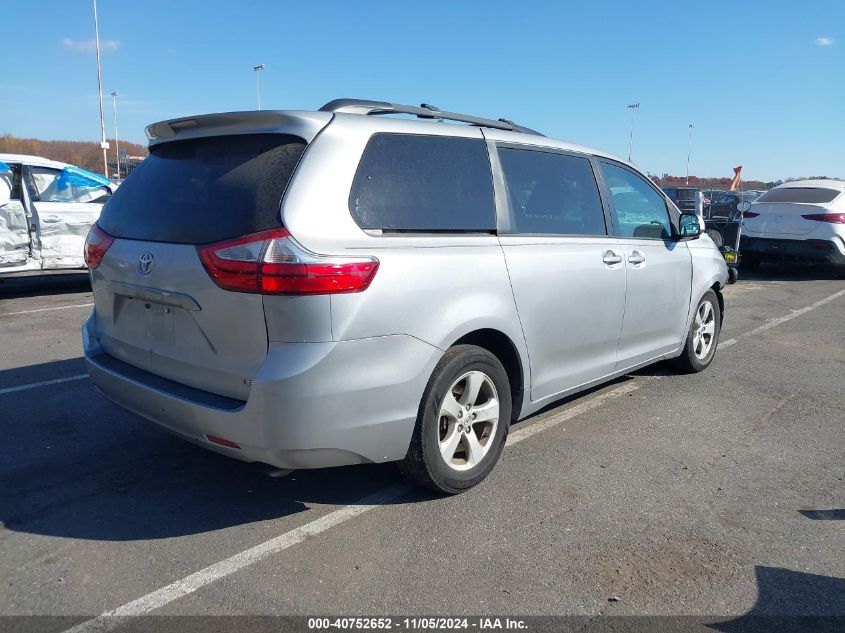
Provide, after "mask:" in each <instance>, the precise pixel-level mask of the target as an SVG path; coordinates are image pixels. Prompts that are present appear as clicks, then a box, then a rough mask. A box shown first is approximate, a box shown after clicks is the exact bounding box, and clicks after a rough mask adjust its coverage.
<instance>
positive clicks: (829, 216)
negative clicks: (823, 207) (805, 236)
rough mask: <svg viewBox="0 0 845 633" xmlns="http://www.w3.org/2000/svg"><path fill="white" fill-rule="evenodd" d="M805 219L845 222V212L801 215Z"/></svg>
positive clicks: (835, 222) (836, 222)
mask: <svg viewBox="0 0 845 633" xmlns="http://www.w3.org/2000/svg"><path fill="white" fill-rule="evenodd" d="M801 217H802V218H804V219H805V220H815V221H816V222H833V223H834V224H845V213H808V214H807V215H802V216H801Z"/></svg>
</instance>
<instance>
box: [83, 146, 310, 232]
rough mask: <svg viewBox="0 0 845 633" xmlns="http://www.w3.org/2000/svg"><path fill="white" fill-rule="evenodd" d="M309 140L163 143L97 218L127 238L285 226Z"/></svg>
mask: <svg viewBox="0 0 845 633" xmlns="http://www.w3.org/2000/svg"><path fill="white" fill-rule="evenodd" d="M304 150H305V141H303V140H302V139H300V138H297V137H293V136H288V135H283V134H250V135H232V136H216V137H208V138H199V139H189V140H184V141H174V142H170V143H162V144H161V145H156V146H154V147H152V148H151V150H150V155H149V156H148V157H147V158H146V159H145V160H144V162H143V163H141V164H140V165H139V166H138V167H137V168H136V169H135V171H133V172H132V174H131V175H130V176H129V177H128V178H127V179H126V181H125V182H124V183H123V184H122V185H121V186H120V187H118V189H117V191H116V192H115V193H114V195H113V196H112V197H111V199H110V200H109V202H108V203H107V204H106V206H105V207H104V209H103V213H102V215H101V216H100V219H99V221H98V224H99V225H100V227H102V229H103V230H104V231H106V232H107V233H109V234H111V235H113V236H115V237H120V238H126V239H136V240H145V241H152V242H172V243H182V244H207V243H210V242H217V241H220V240H225V239H229V238H233V237H240V236H242V235H248V234H250V233H256V232H258V231H263V230H267V229H273V228H278V227H280V226H282V218H281V212H280V205H281V201H282V196H283V195H284V191H285V188H286V187H287V185H288V182H289V181H290V178H291V176H292V174H293V172H294V169H295V168H296V165H297V163H298V162H299V159H300V157H301V156H302V152H303V151H304Z"/></svg>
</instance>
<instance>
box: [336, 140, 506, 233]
mask: <svg viewBox="0 0 845 633" xmlns="http://www.w3.org/2000/svg"><path fill="white" fill-rule="evenodd" d="M349 210H350V212H351V213H352V218H353V219H354V220H355V222H356V223H357V224H358V226H360V227H361V228H362V229H381V230H385V231H419V232H440V231H484V232H489V231H493V230H494V229H495V228H496V210H495V206H494V204H493V177H492V175H491V172H490V161H489V159H488V157H487V147H486V145H485V144H484V141H482V140H481V139H467V138H454V137H448V136H423V135H414V134H375V135H373V137H372V138H371V139H370V141H369V143H368V144H367V147H366V148H365V149H364V154H363V156H362V157H361V162H360V164H359V165H358V171H357V173H356V174H355V181H354V182H353V184H352V190H351V192H350V195H349Z"/></svg>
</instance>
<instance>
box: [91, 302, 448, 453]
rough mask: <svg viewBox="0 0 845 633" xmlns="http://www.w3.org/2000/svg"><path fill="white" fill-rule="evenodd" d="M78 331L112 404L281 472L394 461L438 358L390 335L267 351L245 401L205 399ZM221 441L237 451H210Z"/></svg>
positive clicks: (430, 349)
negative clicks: (117, 355) (212, 439)
mask: <svg viewBox="0 0 845 633" xmlns="http://www.w3.org/2000/svg"><path fill="white" fill-rule="evenodd" d="M95 318H96V317H95V315H92V316H91V317H89V319H88V320H87V321H86V322H85V324H84V325H83V329H82V332H83V343H84V349H85V360H86V364H87V366H88V372H89V374H90V375H91V378H92V380H93V382H94V384H95V385H96V386H97V388H98V390H99V391H100V392H101V393H103V394H104V395H105V396H106V397H107V398H109V399H110V400H112V401H113V402H115V403H116V404H118V405H120V406H122V407H124V408H126V409H128V410H129V411H132V412H133V413H135V414H137V415H139V416H141V417H143V418H146V419H147V420H150V421H152V422H155V423H156V424H158V425H160V426H162V427H164V428H165V429H167V430H168V431H171V432H173V433H175V434H177V435H179V436H181V437H183V438H185V439H187V440H189V441H192V442H194V443H196V444H199V445H201V446H203V447H205V448H208V449H210V450H213V451H216V452H219V453H223V454H225V455H228V456H230V457H234V458H236V459H240V460H244V461H259V462H265V463H268V464H272V465H275V466H279V467H281V468H321V467H325V466H341V465H346V464H360V463H369V462H385V461H393V460H398V459H402V458H403V457H404V456H405V453H406V452H407V449H408V445H409V443H410V439H411V433H412V432H413V428H414V423H415V421H416V416H417V409H418V407H419V402H420V398H421V397H422V393H423V390H424V389H425V385H426V383H427V382H428V379H429V377H430V375H431V372H432V371H433V369H434V366H435V364H436V363H437V361H438V360H439V358H440V356H441V355H442V351H441V350H439V349H437V348H436V347H433V346H431V345H428V344H427V343H424V342H422V341H420V340H418V339H415V338H413V337H410V336H403V335H396V336H384V337H377V338H368V339H359V340H355V341H343V342H329V343H274V344H271V346H270V349H269V350H268V353H267V358H266V359H265V361H264V363H263V365H262V366H261V368H260V370H259V371H258V373H257V375H256V376H255V379H254V381H253V384H252V386H251V388H250V394H249V398H248V400H247V401H239V400H233V399H231V398H224V397H221V396H217V395H214V394H209V393H207V392H203V391H200V390H197V389H193V388H191V387H186V386H185V385H181V384H179V383H176V382H173V381H170V380H166V379H163V378H161V377H158V376H155V375H153V374H150V373H148V372H145V371H143V370H140V369H137V368H135V367H132V366H131V365H127V364H126V363H123V362H122V361H119V360H117V359H115V358H113V357H111V356H109V355H108V354H106V353H105V352H104V351H103V350H102V348H101V347H100V345H99V342H98V341H97V338H96V328H95V327H94V319H95ZM209 435H211V436H216V437H220V438H224V439H226V440H229V441H231V442H234V443H236V444H237V445H238V446H239V447H240V448H229V447H226V446H220V445H218V444H214V443H212V442H210V441H209V440H208V436H209Z"/></svg>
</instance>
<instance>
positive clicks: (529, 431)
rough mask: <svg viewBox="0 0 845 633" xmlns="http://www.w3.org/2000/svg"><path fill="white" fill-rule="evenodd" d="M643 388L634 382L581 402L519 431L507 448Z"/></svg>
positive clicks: (510, 439)
mask: <svg viewBox="0 0 845 633" xmlns="http://www.w3.org/2000/svg"><path fill="white" fill-rule="evenodd" d="M634 380H636V379H634ZM640 380H642V378H640ZM641 386H642V384H641V383H638V382H634V381H631V382H628V383H625V384H623V385H620V386H619V387H616V388H615V389H612V390H610V391H608V392H606V393H602V394H599V395H597V396H596V397H595V398H592V399H591V400H587V401H586V402H579V403H578V404H576V405H573V406H571V407H569V408H568V409H566V410H565V411H561V412H560V413H556V414H555V415H553V416H551V417H548V418H546V419H545V420H542V421H540V422H536V423H534V424H531V425H530V426H526V427H525V428H520V429H517V430H516V431H514V432H513V433H511V434H510V435H509V436H508V440H507V442H505V446H512V445H513V444H516V443H517V442H521V441H522V440H525V439H528V438H529V437H531V436H532V435H536V434H537V433H540V432H541V431H546V430H548V429H550V428H552V427H553V426H557V425H558V424H560V423H561V422H565V421H566V420H571V419H572V418H574V417H576V416H579V415H581V414H582V413H586V412H587V411H592V410H593V409H596V408H598V407H600V406H601V405H603V404H604V403H605V402H607V401H608V400H612V399H613V398H618V397H619V396H624V395H627V394H629V393H631V392H632V391H635V390H637V389H639V388H640V387H641Z"/></svg>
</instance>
